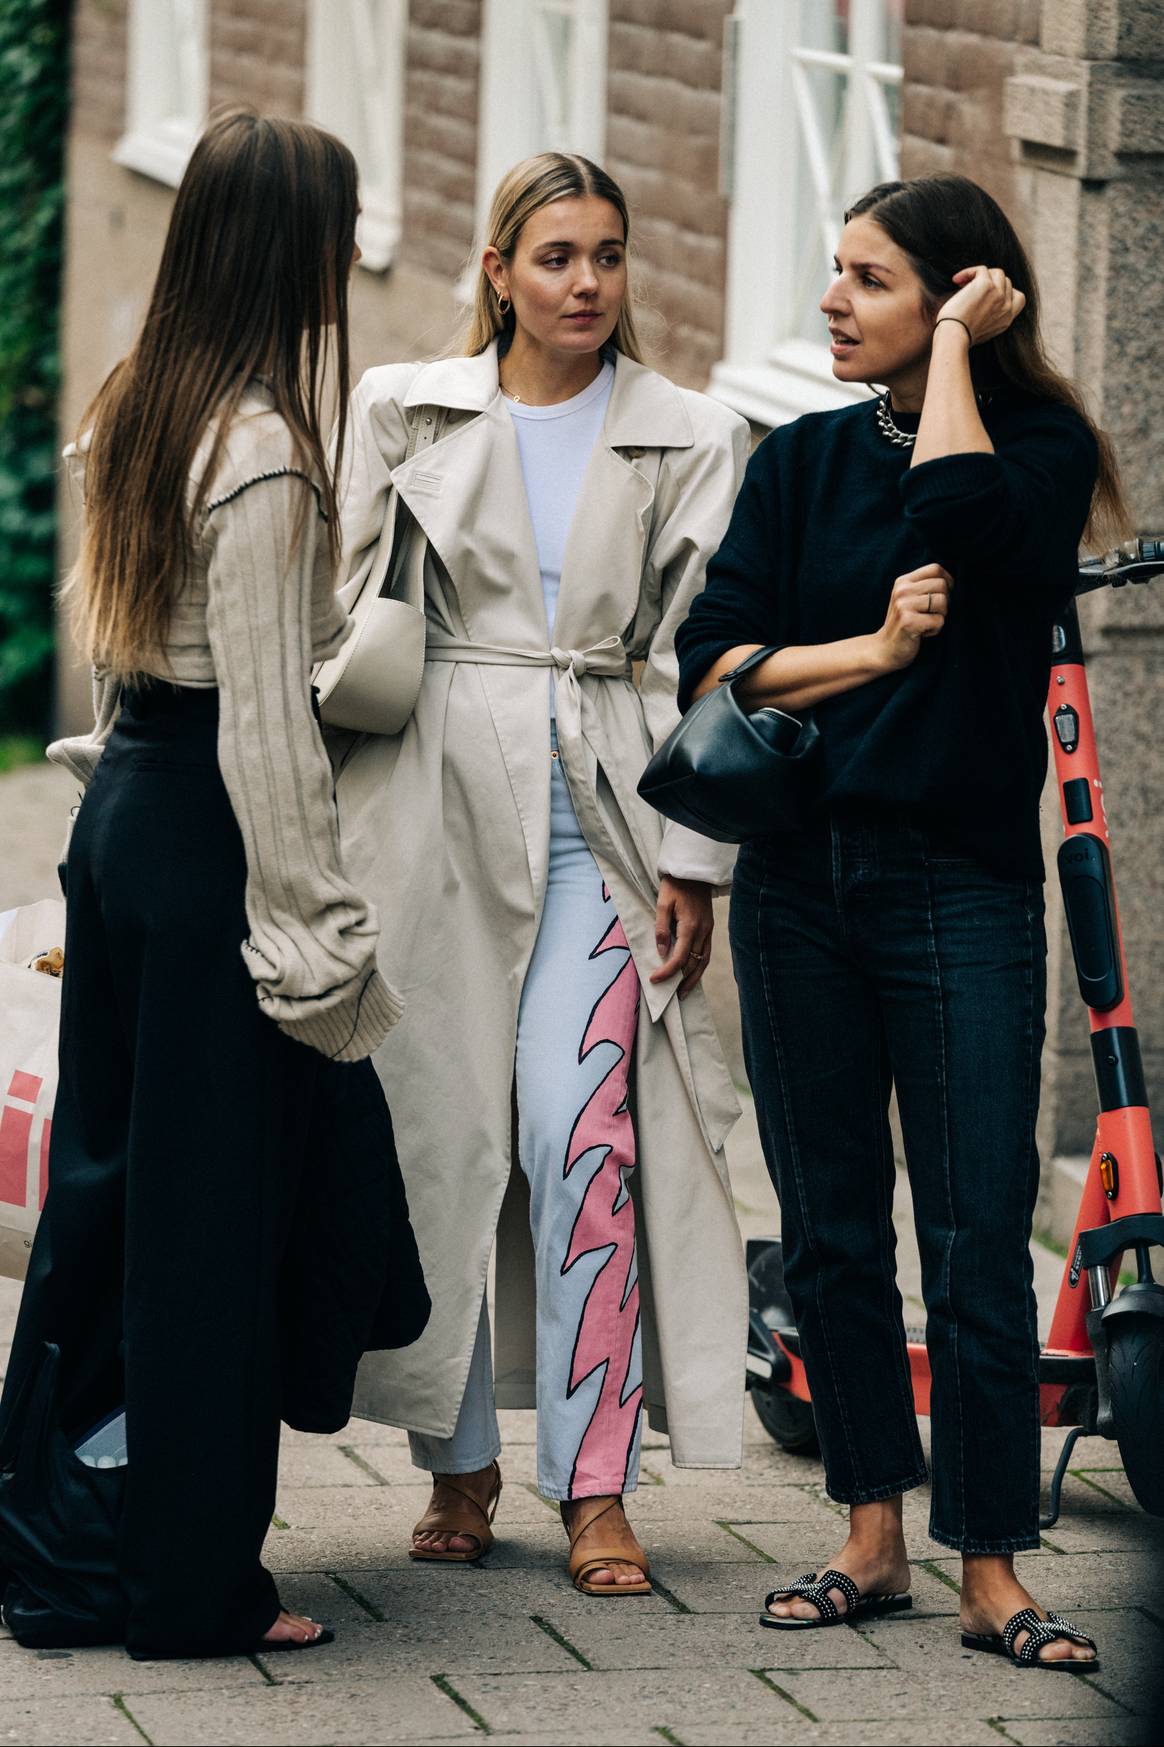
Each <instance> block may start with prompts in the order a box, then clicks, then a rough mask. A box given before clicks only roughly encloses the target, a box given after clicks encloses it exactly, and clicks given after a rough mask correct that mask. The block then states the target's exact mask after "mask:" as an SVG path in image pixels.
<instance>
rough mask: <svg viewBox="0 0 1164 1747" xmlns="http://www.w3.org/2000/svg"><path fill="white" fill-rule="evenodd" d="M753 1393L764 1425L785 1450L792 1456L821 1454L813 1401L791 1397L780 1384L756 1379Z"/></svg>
mask: <svg viewBox="0 0 1164 1747" xmlns="http://www.w3.org/2000/svg"><path fill="white" fill-rule="evenodd" d="M749 1394H750V1395H751V1397H752V1405H753V1407H754V1408H755V1409H756V1413H757V1415H758V1416H759V1420H760V1424H761V1425H762V1426H763V1428H764V1430H765V1431H766V1432H767V1433H768V1436H769V1437H770V1438H774V1439H775V1441H776V1442H777V1443H778V1444H779V1445H780V1448H781V1449H782V1450H787V1451H788V1453H789V1455H791V1456H816V1455H819V1454H820V1444H819V1442H818V1441H817V1435H816V1419H815V1417H814V1415H813V1411H812V1403H811V1402H809V1401H801V1400H800V1398H799V1396H796V1395H790V1394H789V1393H788V1391H787V1389H782V1388H781V1387H780V1385H779V1384H778V1383H775V1384H768V1385H764V1384H762V1383H760V1382H759V1381H757V1380H753V1383H752V1387H751V1389H750V1391H749Z"/></svg>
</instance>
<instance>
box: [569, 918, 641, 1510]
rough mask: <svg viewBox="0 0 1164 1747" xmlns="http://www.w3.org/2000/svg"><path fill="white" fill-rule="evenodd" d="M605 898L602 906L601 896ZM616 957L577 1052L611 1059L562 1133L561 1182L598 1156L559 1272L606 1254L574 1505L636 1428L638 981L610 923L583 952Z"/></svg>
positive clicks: (588, 1309) (616, 1472)
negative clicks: (633, 1190)
mask: <svg viewBox="0 0 1164 1747" xmlns="http://www.w3.org/2000/svg"><path fill="white" fill-rule="evenodd" d="M603 896H604V898H605V899H606V900H607V902H609V901H610V894H609V893H608V892H607V891H606V890H605V889H604V890H603ZM616 950H620V951H622V952H625V953H626V961H625V963H624V964H623V965H622V968H621V969H620V970H619V972H618V974H617V975H616V976H615V978H614V979H613V981H612V982H611V983H610V984H609V985H608V987H607V989H606V991H605V993H604V994H603V995H601V996H600V997H599V999H598V1001H597V1002H596V1004H595V1006H594V1010H593V1012H592V1013H591V1015H590V1019H589V1022H588V1023H587V1026H586V1032H585V1035H584V1037H583V1039H582V1047H581V1049H580V1050H579V1051H578V1060H579V1062H583V1061H585V1059H586V1057H587V1056H588V1055H589V1054H590V1052H591V1050H593V1049H597V1047H598V1045H599V1044H602V1043H612V1044H614V1045H615V1047H616V1048H617V1049H618V1052H619V1054H618V1059H617V1060H616V1061H615V1063H614V1065H613V1066H612V1067H611V1069H610V1071H609V1073H607V1074H606V1076H605V1077H604V1078H603V1080H602V1081H601V1083H600V1084H599V1085H598V1086H597V1087H596V1088H595V1090H594V1092H593V1094H592V1096H591V1097H590V1099H589V1101H588V1102H587V1104H586V1106H585V1108H584V1109H583V1110H582V1112H581V1114H580V1115H579V1117H578V1119H577V1121H576V1122H575V1124H574V1127H573V1130H572V1131H571V1134H570V1143H569V1145H568V1147H567V1148H566V1163H565V1167H564V1170H563V1173H562V1174H563V1176H564V1177H568V1176H569V1174H570V1172H571V1171H572V1170H573V1168H574V1166H575V1165H576V1164H577V1162H578V1160H579V1159H580V1158H582V1156H583V1154H585V1153H588V1152H590V1151H592V1150H593V1149H594V1148H596V1147H602V1148H604V1149H605V1157H604V1158H603V1161H602V1164H601V1165H600V1166H599V1168H598V1170H597V1171H595V1173H594V1175H593V1177H591V1179H590V1182H589V1184H588V1185H587V1189H586V1194H585V1195H584V1197H583V1199H582V1205H581V1207H580V1208H579V1210H578V1217H577V1219H576V1220H575V1222H574V1229H573V1232H572V1233H571V1235H570V1248H569V1252H568V1254H567V1256H566V1260H565V1262H564V1263H563V1265H562V1272H563V1274H565V1273H566V1271H567V1270H568V1269H569V1268H572V1267H573V1265H574V1263H575V1262H576V1261H577V1260H578V1259H579V1257H581V1256H585V1255H590V1254H592V1253H593V1252H594V1251H595V1250H609V1251H610V1254H609V1255H608V1256H607V1258H606V1260H605V1261H604V1262H603V1263H602V1264H601V1266H600V1267H599V1270H598V1274H597V1276H596V1278H595V1281H594V1284H593V1285H592V1286H591V1288H590V1291H589V1294H588V1295H587V1299H586V1303H585V1306H584V1308H583V1311H582V1319H581V1321H580V1323H579V1325H578V1334H577V1338H576V1340H575V1343H574V1359H573V1365H572V1367H571V1371H570V1393H571V1395H572V1394H573V1393H574V1391H575V1390H576V1389H577V1388H578V1386H579V1384H580V1383H582V1382H584V1381H585V1379H586V1378H587V1377H589V1376H590V1375H591V1374H592V1373H593V1372H594V1371H596V1370H598V1369H599V1368H600V1367H602V1368H603V1377H602V1388H601V1390H600V1392H599V1396H598V1403H597V1405H596V1407H595V1409H594V1413H593V1415H592V1416H591V1419H590V1424H589V1425H588V1426H587V1428H586V1431H585V1433H584V1435H583V1438H582V1442H581V1444H580V1445H579V1447H578V1454H577V1456H576V1457H575V1459H574V1471H573V1474H572V1475H571V1477H570V1496H571V1497H572V1498H585V1497H593V1496H595V1495H596V1494H600V1493H608V1492H610V1493H615V1492H621V1491H622V1489H623V1482H624V1480H625V1477H626V1469H627V1463H628V1460H629V1457H630V1451H631V1446H632V1444H633V1442H634V1436H635V1431H636V1429H637V1427H638V1417H639V1404H640V1402H641V1400H642V1393H643V1391H642V1385H641V1384H639V1385H638V1386H637V1387H636V1388H635V1389H633V1390H632V1391H631V1393H630V1394H629V1395H628V1396H627V1397H626V1398H625V1400H624V1399H623V1390H624V1388H625V1386H626V1380H627V1374H628V1371H629V1369H630V1363H631V1355H632V1352H633V1349H634V1339H635V1333H636V1330H637V1328H638V1321H639V1288H638V1282H637V1280H636V1282H635V1284H634V1285H633V1286H632V1287H631V1288H630V1290H629V1291H628V1290H627V1281H628V1279H629V1278H630V1272H631V1267H632V1265H633V1262H634V1255H635V1214H634V1206H633V1204H632V1202H631V1199H630V1196H629V1195H623V1198H622V1206H621V1207H618V1208H616V1207H615V1203H616V1201H617V1200H618V1198H619V1195H620V1194H621V1193H622V1188H623V1175H624V1172H628V1171H631V1170H633V1169H634V1166H635V1134H634V1124H633V1123H632V1121H631V1116H630V1111H629V1110H628V1109H627V1089H628V1081H629V1075H630V1061H631V1050H632V1048H633V1046H634V1038H635V1028H636V1025H637V1022H638V1011H639V979H638V974H637V972H636V971H635V967H634V960H633V959H632V958H631V956H630V949H629V947H628V946H627V939H626V935H625V934H624V933H623V929H622V923H621V922H620V921H619V920H618V918H617V916H616V917H615V919H614V921H613V922H612V923H611V925H610V927H609V928H608V929H607V931H606V933H605V934H604V935H603V937H602V939H601V940H600V941H599V943H598V945H597V946H596V947H595V948H594V951H593V952H592V953H591V955H590V956H591V958H597V957H598V956H599V954H600V953H604V952H613V951H616Z"/></svg>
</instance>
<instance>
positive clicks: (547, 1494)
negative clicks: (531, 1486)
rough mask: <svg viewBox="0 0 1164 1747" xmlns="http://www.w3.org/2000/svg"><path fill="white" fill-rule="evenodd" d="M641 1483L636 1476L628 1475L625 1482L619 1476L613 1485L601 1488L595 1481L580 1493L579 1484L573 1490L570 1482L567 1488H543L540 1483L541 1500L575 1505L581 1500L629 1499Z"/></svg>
mask: <svg viewBox="0 0 1164 1747" xmlns="http://www.w3.org/2000/svg"><path fill="white" fill-rule="evenodd" d="M638 1489H639V1483H638V1480H637V1478H636V1477H635V1476H634V1475H631V1474H628V1475H627V1477H626V1479H625V1480H624V1479H623V1477H622V1476H621V1475H619V1476H618V1477H617V1478H616V1479H615V1481H614V1483H613V1485H611V1486H600V1485H599V1484H598V1482H597V1481H594V1482H592V1483H590V1484H589V1485H587V1486H586V1487H585V1490H584V1491H581V1492H580V1491H579V1490H578V1486H577V1483H575V1485H574V1486H573V1488H571V1486H570V1484H569V1482H567V1483H566V1485H565V1486H543V1485H542V1483H541V1481H540V1480H539V1481H538V1496H539V1498H545V1499H548V1500H549V1501H550V1502H551V1503H553V1504H575V1503H577V1501H578V1500H579V1499H580V1498H629V1497H630V1495H631V1493H632V1492H637V1491H638Z"/></svg>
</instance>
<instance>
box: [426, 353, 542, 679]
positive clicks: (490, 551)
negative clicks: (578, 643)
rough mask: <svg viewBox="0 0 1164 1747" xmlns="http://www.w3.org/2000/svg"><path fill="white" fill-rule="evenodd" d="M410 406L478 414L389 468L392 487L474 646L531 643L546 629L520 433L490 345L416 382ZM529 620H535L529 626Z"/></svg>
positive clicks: (432, 368) (433, 367)
mask: <svg viewBox="0 0 1164 1747" xmlns="http://www.w3.org/2000/svg"><path fill="white" fill-rule="evenodd" d="M405 405H406V406H407V407H408V408H409V409H410V410H412V412H413V416H416V411H415V409H417V408H419V407H426V406H437V407H443V408H445V409H446V410H447V411H449V412H454V413H456V412H468V413H476V414H477V415H478V416H477V417H475V418H470V419H468V420H466V421H464V422H461V423H459V424H457V425H456V427H455V428H453V429H451V430H449V431H448V432H447V434H446V435H444V436H443V437H442V438H441V440H440V442H439V443H436V444H435V445H434V446H433V447H432V448H429V449H421V450H419V451H418V452H417V453H416V454H415V455H413V456H412V458H411V459H410V460H408V461H404V462H402V463H401V464H400V465H399V466H398V467H395V468H393V470H392V483H393V484H394V485H395V487H396V489H397V490H398V491H399V493H400V496H401V498H402V499H403V501H404V502H405V503H406V504H407V506H408V508H409V510H410V511H411V512H412V514H413V516H414V517H415V518H416V520H417V522H418V523H419V524H420V526H421V527H422V528H423V530H424V533H425V535H426V537H427V539H428V542H429V544H430V545H431V547H432V549H433V551H434V552H435V553H436V554H437V556H438V557H439V559H440V560H441V563H442V564H443V565H444V567H445V569H446V570H447V571H448V573H449V576H450V577H451V578H452V581H453V585H454V587H455V589H456V591H457V600H458V604H459V606H460V610H461V614H462V618H463V620H464V628H465V631H466V633H467V634H468V636H469V637H470V638H471V639H472V641H473V642H474V643H502V644H526V645H527V646H528V645H529V636H530V628H531V622H532V624H533V625H539V624H540V625H544V624H545V607H544V605H543V602H542V591H541V580H540V575H539V570H538V557H537V548H536V546H535V544H534V532H533V524H532V522H531V521H530V515H529V505H528V501H527V499H526V492H525V481H524V479H523V478H522V472H521V456H520V454H519V453H518V447H517V435H516V433H515V431H514V429H513V421H512V419H511V418H510V416H509V414H508V412H507V411H506V409H505V402H504V400H503V399H502V396H501V390H500V388H499V387H498V382H497V355H496V352H495V351H494V349H493V348H492V347H490V348H489V349H488V350H487V351H485V352H482V353H480V354H479V355H478V356H477V357H476V358H442V359H440V360H438V362H437V363H435V364H429V365H426V366H425V368H424V369H422V370H420V371H419V372H418V374H417V377H416V380H415V382H414V383H413V385H412V387H411V389H410V390H409V393H408V396H407V399H406V402H405ZM531 614H532V621H531Z"/></svg>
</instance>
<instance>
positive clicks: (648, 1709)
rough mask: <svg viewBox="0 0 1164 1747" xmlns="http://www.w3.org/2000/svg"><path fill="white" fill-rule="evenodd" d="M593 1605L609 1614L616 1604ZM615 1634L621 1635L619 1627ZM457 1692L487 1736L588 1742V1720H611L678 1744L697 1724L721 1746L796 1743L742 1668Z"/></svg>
mask: <svg viewBox="0 0 1164 1747" xmlns="http://www.w3.org/2000/svg"><path fill="white" fill-rule="evenodd" d="M598 1605H599V1606H600V1607H612V1608H613V1607H617V1606H618V1605H619V1604H618V1603H617V1602H615V1603H608V1602H600V1603H599V1604H598ZM621 1629H622V1630H623V1631H626V1630H627V1628H626V1627H625V1626H624V1627H623V1628H621ZM457 1690H458V1692H459V1693H460V1695H461V1697H462V1698H463V1699H464V1700H465V1701H466V1702H467V1703H468V1704H470V1705H471V1706H472V1707H473V1709H474V1710H475V1711H476V1713H477V1714H478V1716H480V1717H482V1718H483V1719H484V1721H485V1722H486V1723H487V1724H488V1726H489V1728H490V1730H491V1731H492V1730H496V1731H497V1733H498V1734H504V1733H513V1734H518V1733H521V1734H527V1735H528V1736H529V1737H530V1738H531V1739H532V1740H534V1741H540V1740H542V1739H543V1738H544V1737H545V1736H546V1735H552V1734H555V1733H558V1734H563V1735H572V1736H573V1738H574V1740H575V1741H579V1742H588V1741H589V1740H590V1739H591V1735H590V1730H591V1729H592V1728H593V1726H594V1724H595V1722H596V1721H598V1720H599V1719H603V1720H608V1719H613V1718H617V1719H619V1721H620V1724H621V1725H624V1726H625V1727H627V1728H628V1729H634V1728H635V1727H636V1725H643V1724H645V1725H647V1727H648V1728H653V1729H655V1730H656V1731H658V1730H660V1729H664V1728H665V1729H668V1730H670V1731H671V1733H672V1734H673V1735H675V1736H677V1737H678V1738H679V1739H680V1740H683V1739H684V1738H685V1731H689V1730H690V1729H691V1728H692V1727H693V1726H695V1727H698V1726H699V1725H701V1724H702V1725H703V1726H705V1727H707V1728H714V1729H716V1730H718V1731H719V1739H720V1740H721V1741H724V1742H734V1741H736V1740H738V1739H739V1731H740V1730H741V1729H743V1728H745V1727H759V1728H762V1729H765V1730H766V1729H769V1728H770V1729H771V1730H772V1737H771V1738H772V1739H774V1740H779V1739H780V1738H781V1737H780V1735H779V1733H778V1731H780V1730H782V1729H786V1728H788V1727H789V1725H790V1724H791V1725H792V1729H791V1732H790V1733H789V1734H788V1735H787V1737H786V1738H787V1739H789V1740H793V1739H799V1738H800V1734H799V1732H798V1730H797V1725H798V1723H799V1721H801V1719H798V1718H797V1716H796V1714H795V1712H790V1710H789V1707H788V1704H787V1701H786V1700H784V1699H782V1698H781V1697H780V1696H779V1694H778V1693H775V1692H772V1691H770V1690H769V1689H768V1688H766V1687H764V1686H763V1685H762V1684H761V1683H760V1682H759V1681H757V1680H756V1679H755V1677H754V1676H753V1675H751V1674H749V1673H748V1672H747V1670H746V1669H743V1668H741V1669H738V1670H736V1669H715V1670H704V1669H698V1668H694V1669H693V1668H672V1669H667V1670H658V1669H650V1670H641V1669H637V1670H633V1671H626V1672H623V1671H615V1672H613V1673H607V1672H605V1671H603V1672H602V1673H601V1674H591V1673H587V1672H585V1671H584V1670H582V1669H579V1670H578V1671H577V1673H572V1674H559V1675H555V1676H554V1677H553V1679H545V1678H534V1677H530V1676H523V1675H509V1674H500V1675H497V1674H494V1675H475V1676H468V1677H466V1678H464V1679H462V1680H459V1681H458V1682H457ZM657 1738H658V1737H657ZM662 1739H664V1740H665V1739H666V1737H665V1736H664V1737H662Z"/></svg>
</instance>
